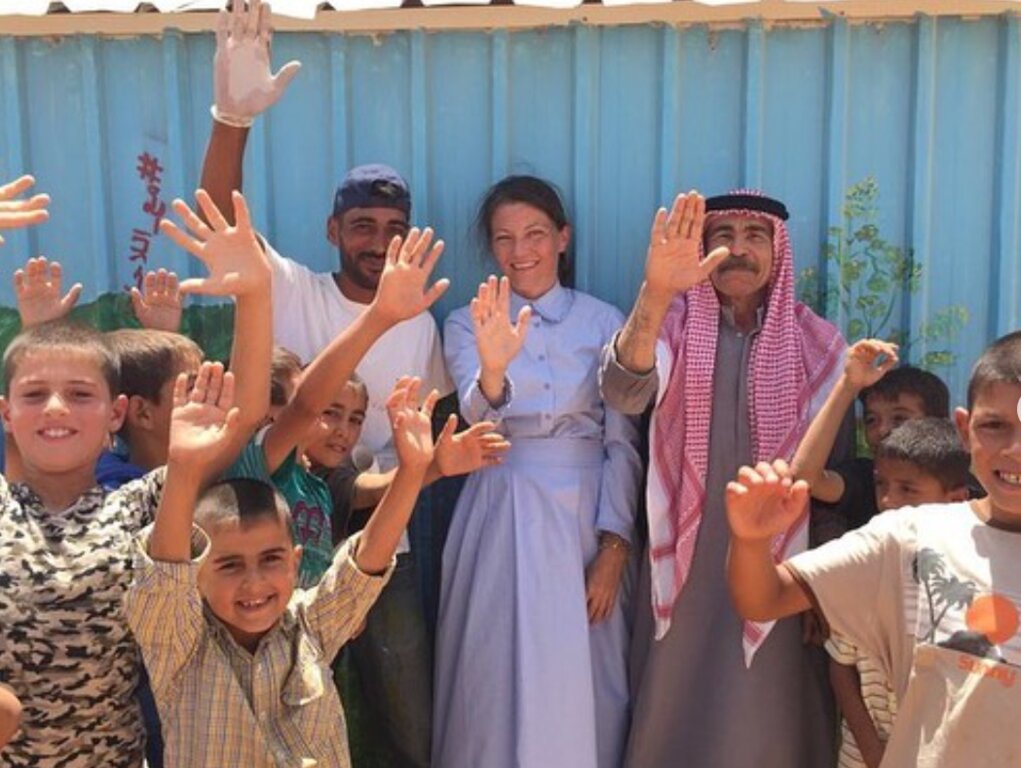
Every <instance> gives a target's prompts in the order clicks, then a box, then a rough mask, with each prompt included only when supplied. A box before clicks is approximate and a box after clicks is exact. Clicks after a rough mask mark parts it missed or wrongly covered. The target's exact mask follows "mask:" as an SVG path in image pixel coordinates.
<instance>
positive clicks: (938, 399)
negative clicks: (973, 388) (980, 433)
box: [858, 365, 950, 419]
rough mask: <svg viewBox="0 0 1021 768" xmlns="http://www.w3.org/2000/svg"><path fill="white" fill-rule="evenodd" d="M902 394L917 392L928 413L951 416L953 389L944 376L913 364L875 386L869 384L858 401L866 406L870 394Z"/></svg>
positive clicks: (889, 397)
mask: <svg viewBox="0 0 1021 768" xmlns="http://www.w3.org/2000/svg"><path fill="white" fill-rule="evenodd" d="M901 395H914V396H915V397H917V398H918V399H919V400H921V401H922V408H923V409H925V415H926V416H932V417H934V418H937V419H947V418H950V390H949V389H947V385H946V384H944V383H943V379H941V378H940V377H939V376H937V375H936V374H935V373H930V372H929V371H923V370H922V369H921V368H916V367H915V366H913V365H902V366H900V367H899V368H894V369H893V370H892V371H890V372H889V373H887V374H886V375H885V376H883V378H881V379H880V380H879V381H877V382H876V383H875V384H873V385H872V386H871V387H865V389H863V390H862V391H861V393H860V394H859V395H858V400H859V401H860V402H861V404H862V407H865V406H866V405H867V404H868V399H869V398H870V397H878V398H879V399H881V400H896V399H897V398H898V397H900V396H901Z"/></svg>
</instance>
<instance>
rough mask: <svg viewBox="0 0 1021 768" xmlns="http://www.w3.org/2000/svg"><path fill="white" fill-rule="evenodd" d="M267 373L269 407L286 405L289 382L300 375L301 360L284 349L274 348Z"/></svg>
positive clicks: (289, 387)
mask: <svg viewBox="0 0 1021 768" xmlns="http://www.w3.org/2000/svg"><path fill="white" fill-rule="evenodd" d="M269 371H270V373H269V376H270V379H269V403H270V405H287V400H288V397H287V393H288V392H289V391H290V389H291V382H292V380H293V379H294V377H295V376H300V375H301V371H302V365H301V358H300V357H298V356H297V355H296V354H294V353H293V352H292V351H291V350H289V349H287V348H286V347H281V346H275V347H273V359H272V361H271V362H270V366H269Z"/></svg>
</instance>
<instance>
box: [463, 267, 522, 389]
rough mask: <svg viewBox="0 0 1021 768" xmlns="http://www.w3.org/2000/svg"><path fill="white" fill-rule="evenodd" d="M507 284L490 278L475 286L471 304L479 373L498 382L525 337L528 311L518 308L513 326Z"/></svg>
mask: <svg viewBox="0 0 1021 768" xmlns="http://www.w3.org/2000/svg"><path fill="white" fill-rule="evenodd" d="M510 295H511V289H510V281H509V280H508V279H507V278H506V277H501V278H500V280H499V282H498V281H497V279H496V278H495V277H493V276H492V275H490V276H489V280H487V281H486V282H484V283H482V284H480V285H479V292H478V295H477V296H476V297H475V298H474V299H472V300H471V316H472V325H473V326H474V328H475V344H476V346H477V347H478V350H479V364H480V365H481V367H482V370H483V372H488V373H492V374H494V375H497V376H499V378H500V379H501V380H502V379H503V375H504V373H506V371H507V367H508V366H509V365H510V364H511V361H512V360H514V358H515V357H517V354H518V352H520V351H521V347H522V345H524V343H525V336H526V335H527V334H528V321H529V320H530V319H531V317H532V308H531V307H527V306H525V307H522V308H521V311H520V312H518V317H517V321H516V322H512V321H511V317H510Z"/></svg>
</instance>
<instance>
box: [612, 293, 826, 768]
mask: <svg viewBox="0 0 1021 768" xmlns="http://www.w3.org/2000/svg"><path fill="white" fill-rule="evenodd" d="M755 333H757V331H753V332H752V333H750V334H749V333H742V332H740V331H738V330H737V329H736V328H735V327H734V326H733V324H732V320H731V317H730V316H729V314H728V312H727V310H726V309H725V310H724V314H723V317H722V318H721V322H720V330H719V337H718V341H717V349H716V363H715V375H714V380H713V404H712V405H713V409H712V421H711V424H712V426H711V429H710V436H709V464H708V476H707V477H706V502H705V510H704V512H703V516H702V523H701V527H700V529H699V533H698V540H697V542H696V545H695V554H694V559H693V561H692V564H691V570H690V573H689V575H688V580H687V582H686V584H685V585H684V588H683V590H682V591H681V594H680V596H679V597H678V600H677V603H676V604H675V606H674V611H673V619H672V624H671V628H670V631H669V632H668V633H667V635H666V637H664V638H663V639H662V640H660V641H656V640H654V635H653V633H654V622H653V615H652V606H651V598H650V592H651V589H650V576H649V558H648V552H646V553H645V557H643V559H642V573H641V579H640V582H639V589H638V593H637V597H638V599H637V600H636V601H635V602H636V604H637V606H638V614H637V616H636V620H635V634H634V637H633V639H632V646H631V647H632V652H631V680H632V686H633V690H632V700H633V702H634V704H633V714H632V726H631V733H630V737H629V740H628V747H627V757H626V762H625V765H626V766H628V768H666V767H667V766H681V767H683V768H702V767H704V768H746V767H747V768H752V766H754V767H755V768H823V767H825V766H831V765H833V762H834V758H833V755H834V751H833V749H834V747H833V737H834V720H833V717H834V715H833V704H832V696H831V694H830V693H829V688H828V683H827V679H826V660H825V656H824V655H823V652H822V651H821V649H819V648H808V647H806V646H805V645H804V644H803V643H802V640H801V621H800V617H793V618H790V619H785V620H783V621H779V622H777V623H776V625H775V626H774V628H773V630H772V632H771V633H770V635H769V637H768V638H767V640H766V641H765V643H764V644H763V645H762V647H761V648H760V649H759V651H758V653H757V654H756V656H755V659H754V661H753V663H752V666H751V668H746V666H745V663H744V655H743V649H742V644H741V637H742V621H741V619H740V617H738V615H737V614H736V613H735V611H734V608H733V605H732V604H731V601H730V595H729V593H728V589H727V579H726V557H727V547H728V542H729V537H730V531H729V528H728V526H727V520H726V515H725V511H724V504H723V499H724V495H723V494H724V489H725V487H726V484H727V482H728V481H729V480H732V479H733V478H734V477H736V475H737V470H738V468H739V467H740V466H741V465H742V464H750V463H751V462H752V440H751V434H750V427H749V418H748V362H749V353H750V351H751V340H752V338H753V337H754V335H755ZM658 385H659V382H658V377H657V373H656V371H655V370H653V372H652V373H650V374H646V375H644V376H642V375H636V374H634V373H631V372H630V371H628V370H626V369H625V368H623V367H621V366H620V365H619V363H618V362H617V360H616V357H615V352H614V350H613V345H612V343H611V345H609V346H608V347H607V349H606V353H605V355H604V360H603V367H602V388H603V395H604V397H605V398H606V401H607V402H608V403H610V404H611V405H613V406H615V407H617V408H619V409H620V410H622V411H624V412H626V413H634V412H636V411H641V410H643V409H644V408H645V407H646V405H647V404H648V403H650V402H651V401H652V400H653V398H654V397H655V395H656V392H657V389H658ZM660 428H661V429H662V428H663V425H660ZM678 460H679V459H678Z"/></svg>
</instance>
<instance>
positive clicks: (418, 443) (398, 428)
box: [386, 376, 440, 472]
mask: <svg viewBox="0 0 1021 768" xmlns="http://www.w3.org/2000/svg"><path fill="white" fill-rule="evenodd" d="M421 386H422V380H421V379H419V378H417V377H414V378H412V377H408V376H404V377H402V378H401V379H399V380H398V382H397V384H396V385H395V386H394V389H393V392H391V393H390V397H388V398H387V400H386V411H387V414H388V415H389V417H390V426H391V428H392V429H393V436H394V449H395V450H396V452H397V460H398V461H399V462H400V465H401V466H402V467H406V468H408V469H417V470H421V471H423V472H424V471H425V470H426V469H427V468H428V466H429V464H431V463H432V460H433V451H434V448H433V433H432V414H433V409H434V408H435V407H436V401H437V400H439V399H440V394H439V392H437V391H436V390H435V389H434V390H433V391H432V392H430V393H429V394H428V395H427V396H426V398H425V401H424V402H423V403H422V404H421V406H419V402H418V399H419V390H420V388H421Z"/></svg>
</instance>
